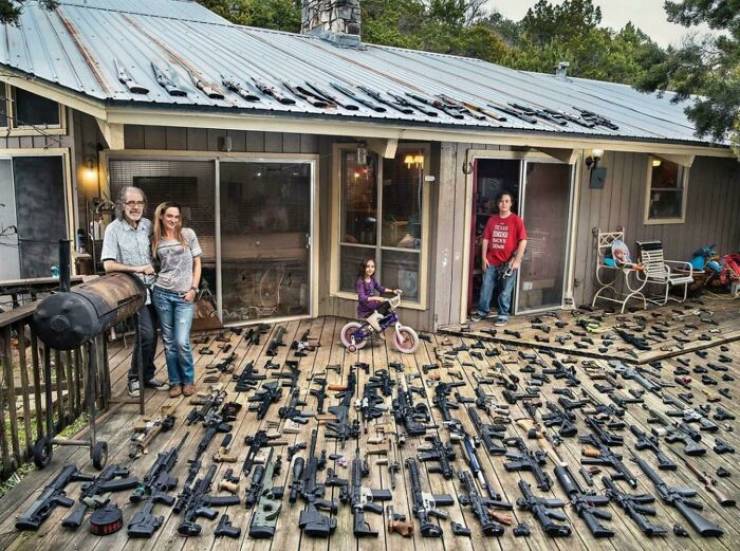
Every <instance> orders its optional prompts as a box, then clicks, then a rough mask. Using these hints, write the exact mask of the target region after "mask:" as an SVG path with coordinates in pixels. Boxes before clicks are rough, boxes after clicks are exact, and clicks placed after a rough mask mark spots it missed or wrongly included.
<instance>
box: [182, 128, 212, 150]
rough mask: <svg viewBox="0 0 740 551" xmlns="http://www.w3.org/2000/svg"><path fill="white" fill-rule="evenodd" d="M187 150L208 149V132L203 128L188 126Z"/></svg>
mask: <svg viewBox="0 0 740 551" xmlns="http://www.w3.org/2000/svg"><path fill="white" fill-rule="evenodd" d="M187 140H188V151H205V150H206V149H208V132H207V131H206V129H205V128H188V134H187Z"/></svg>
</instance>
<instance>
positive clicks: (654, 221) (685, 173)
mask: <svg viewBox="0 0 740 551" xmlns="http://www.w3.org/2000/svg"><path fill="white" fill-rule="evenodd" d="M654 160H659V161H661V162H663V163H673V164H675V165H676V166H678V168H679V170H680V171H681V185H682V190H681V216H679V217H673V218H650V195H651V192H652V191H653V161H654ZM690 171H691V167H690V166H685V165H683V164H681V163H677V162H675V161H671V160H668V159H663V158H661V157H658V156H655V155H648V157H647V176H646V178H645V182H646V185H645V211H644V213H643V224H644V225H646V226H650V225H658V224H683V223H685V222H686V202H687V198H688V189H689V172H690Z"/></svg>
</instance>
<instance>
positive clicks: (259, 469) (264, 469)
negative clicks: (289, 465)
mask: <svg viewBox="0 0 740 551" xmlns="http://www.w3.org/2000/svg"><path fill="white" fill-rule="evenodd" d="M273 452H274V449H273V448H270V452H269V453H268V455H267V462H266V463H265V465H257V466H256V467H255V468H254V472H253V473H252V480H251V481H250V484H249V489H248V490H247V495H246V499H245V500H244V503H245V505H246V506H247V509H251V508H252V506H254V504H255V503H257V501H259V499H260V496H261V495H262V492H263V489H264V487H265V479H266V477H267V475H268V474H269V475H271V477H270V478H273V477H275V476H279V475H280V471H281V469H282V457H281V456H278V458H277V459H276V460H275V461H274V464H273V461H272V455H273Z"/></svg>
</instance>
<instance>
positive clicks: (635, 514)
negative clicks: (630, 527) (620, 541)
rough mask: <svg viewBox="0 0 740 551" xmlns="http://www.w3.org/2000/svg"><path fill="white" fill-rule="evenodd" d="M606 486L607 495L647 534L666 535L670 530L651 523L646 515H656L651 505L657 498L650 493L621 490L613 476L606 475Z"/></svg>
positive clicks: (604, 481)
mask: <svg viewBox="0 0 740 551" xmlns="http://www.w3.org/2000/svg"><path fill="white" fill-rule="evenodd" d="M601 480H602V482H603V483H604V487H605V488H606V495H607V496H608V497H609V499H611V501H612V503H616V504H617V505H619V506H620V507H621V508H622V510H623V511H624V512H625V513H627V516H628V517H629V518H631V519H632V520H633V521H634V522H635V524H637V526H638V527H639V528H640V530H642V533H643V534H645V535H646V536H664V535H666V534H667V533H668V530H667V529H666V528H665V527H663V526H657V525H655V524H651V523H650V521H649V520H648V519H646V518H645V515H649V516H655V507H653V506H652V505H650V504H651V503H654V502H655V498H654V497H653V496H651V495H650V494H640V495H633V494H627V493H624V492H622V491H620V490H619V488H617V485H616V484H614V481H612V479H611V478H609V477H608V476H604V477H602V478H601Z"/></svg>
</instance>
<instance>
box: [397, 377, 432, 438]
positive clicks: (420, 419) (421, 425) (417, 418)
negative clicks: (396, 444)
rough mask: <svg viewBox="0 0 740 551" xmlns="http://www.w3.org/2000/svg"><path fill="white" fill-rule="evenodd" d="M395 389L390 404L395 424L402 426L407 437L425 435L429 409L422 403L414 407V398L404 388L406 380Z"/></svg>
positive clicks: (428, 420) (429, 417) (429, 419)
mask: <svg viewBox="0 0 740 551" xmlns="http://www.w3.org/2000/svg"><path fill="white" fill-rule="evenodd" d="M401 381H402V384H401V386H400V387H399V388H397V389H396V398H395V400H393V402H392V407H393V417H394V419H395V420H396V423H398V424H400V425H403V427H404V428H405V429H406V434H408V435H409V436H421V435H422V434H426V432H427V428H429V427H428V426H427V423H429V422H430V421H431V416H430V415H429V408H428V407H427V405H426V404H425V403H423V402H419V403H418V404H416V405H414V396H413V394H412V393H411V391H410V390H409V389H408V388H407V386H406V380H405V379H404V378H402V379H401Z"/></svg>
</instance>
